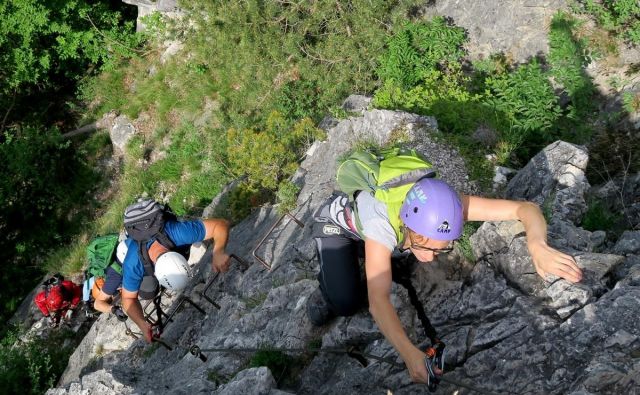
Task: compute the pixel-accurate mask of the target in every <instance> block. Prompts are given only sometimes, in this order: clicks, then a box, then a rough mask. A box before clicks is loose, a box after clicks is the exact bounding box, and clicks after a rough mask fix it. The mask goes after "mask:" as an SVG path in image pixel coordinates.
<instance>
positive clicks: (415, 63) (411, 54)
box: [377, 17, 466, 89]
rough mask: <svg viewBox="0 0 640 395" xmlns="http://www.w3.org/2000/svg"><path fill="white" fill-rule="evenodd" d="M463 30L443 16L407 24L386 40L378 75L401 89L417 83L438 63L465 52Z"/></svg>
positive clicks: (457, 56)
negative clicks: (385, 49)
mask: <svg viewBox="0 0 640 395" xmlns="http://www.w3.org/2000/svg"><path fill="white" fill-rule="evenodd" d="M465 41H466V36H465V33H464V30H463V29H462V28H459V27H455V26H452V25H450V24H448V23H447V21H446V20H445V19H444V18H442V17H436V18H434V19H433V20H431V21H428V22H422V23H407V24H405V25H404V26H403V28H402V30H400V31H399V32H397V33H396V34H395V35H394V36H393V37H391V39H390V40H389V42H388V43H387V46H388V50H387V51H386V52H385V53H384V54H383V55H382V56H381V57H380V59H379V61H380V66H379V67H378V70H377V74H378V76H379V77H380V78H381V79H382V80H383V81H389V82H390V81H393V82H394V83H395V84H397V85H398V86H399V87H401V88H402V89H411V88H413V87H415V86H417V85H418V84H419V83H420V82H421V81H422V80H423V79H424V78H425V76H426V75H428V74H429V73H430V72H432V71H433V70H435V69H436V68H437V67H438V66H443V65H446V64H447V63H452V62H458V61H459V59H460V58H461V57H462V56H463V55H464V51H463V49H462V45H463V44H464V43H465Z"/></svg>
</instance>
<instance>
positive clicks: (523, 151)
mask: <svg viewBox="0 0 640 395" xmlns="http://www.w3.org/2000/svg"><path fill="white" fill-rule="evenodd" d="M576 27H577V24H576V22H575V21H574V20H573V19H571V17H569V16H568V15H566V14H562V13H558V14H557V15H556V16H555V17H554V19H553V23H552V25H551V30H550V47H551V51H550V54H549V59H548V60H549V67H546V66H545V65H544V64H543V63H542V62H541V61H540V60H538V59H532V60H531V61H529V62H528V63H525V64H521V65H512V64H510V62H509V61H508V60H507V59H506V57H505V56H500V55H496V56H493V57H491V58H489V59H486V60H483V61H478V62H476V63H474V64H473V65H471V66H472V67H469V65H465V62H464V59H463V57H462V56H463V54H464V53H463V51H462V50H461V48H462V45H464V43H465V41H466V38H465V37H464V35H463V33H462V31H461V29H460V28H458V27H455V26H452V25H449V24H447V23H446V22H445V21H444V20H442V19H439V18H435V19H434V20H432V21H430V22H429V21H427V22H417V23H408V24H406V25H405V26H404V27H403V29H402V30H400V31H398V32H396V33H395V34H394V36H393V37H391V38H390V40H389V44H388V50H387V51H386V52H385V53H383V54H382V56H381V58H380V59H381V60H380V66H379V68H378V74H379V75H380V77H381V79H382V81H381V84H382V86H381V88H380V89H378V90H377V91H376V92H375V97H374V105H376V106H377V107H381V108H390V109H397V108H399V109H405V110H408V111H411V112H415V113H418V114H424V115H433V116H435V117H436V119H437V120H438V125H439V129H440V131H441V132H442V140H443V141H447V142H449V143H451V144H453V145H454V146H456V147H457V148H458V149H459V150H460V152H461V153H462V155H463V156H464V157H465V158H466V159H467V165H468V166H467V167H468V168H469V169H473V170H472V177H473V178H474V179H476V180H478V181H480V182H481V183H482V184H484V185H487V184H488V181H487V179H486V178H487V177H488V175H489V174H490V168H491V166H492V164H491V163H488V162H487V160H486V159H485V155H486V154H490V153H493V154H495V155H496V157H497V162H498V163H499V164H506V165H510V164H511V165H513V164H515V165H517V164H521V163H524V162H526V161H527V160H528V159H529V158H530V157H531V156H532V155H533V154H534V153H535V152H537V151H538V150H539V149H541V148H542V147H543V146H545V145H546V144H548V143H550V142H552V141H554V140H555V139H557V138H560V137H562V138H564V139H566V140H569V141H572V142H577V143H584V142H586V141H587V139H588V138H589V137H590V134H591V130H590V129H589V128H588V127H581V128H578V125H579V124H581V123H584V119H585V117H587V115H590V114H591V113H592V105H593V104H592V98H591V96H592V94H593V93H594V86H593V83H592V81H591V79H590V78H589V77H588V76H587V74H586V73H585V72H584V67H585V66H586V64H587V59H586V58H585V56H584V53H585V52H584V49H585V48H584V46H585V43H584V41H582V40H579V39H577V38H576V35H575V32H574V30H575V29H576ZM432 37H442V39H441V40H439V41H438V44H437V46H436V48H432V47H431V46H430V45H431V43H432V42H433V40H432ZM443 53H446V54H447V56H444V55H443ZM552 80H553V81H555V83H556V84H558V85H560V86H561V88H562V90H563V92H566V95H567V96H568V98H569V104H568V105H567V107H566V108H564V109H563V108H562V107H561V106H560V103H559V98H558V96H557V93H556V92H555V90H554V86H553V85H552ZM478 128H489V129H492V130H495V131H496V134H497V136H496V137H497V138H496V141H495V142H494V143H491V144H488V145H487V144H483V147H482V148H480V147H478V144H477V141H474V140H473V139H472V134H473V132H474V131H475V130H476V129H478ZM569 131H571V133H569ZM576 131H578V132H579V133H576Z"/></svg>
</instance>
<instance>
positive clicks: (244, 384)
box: [214, 367, 276, 395]
mask: <svg viewBox="0 0 640 395" xmlns="http://www.w3.org/2000/svg"><path fill="white" fill-rule="evenodd" d="M274 389H276V380H275V379H274V378H273V375H272V374H271V371H269V369H267V368H265V367H260V368H251V369H247V370H243V371H241V372H239V373H238V374H237V375H236V376H235V377H234V378H233V381H231V382H229V383H227V384H224V385H222V386H220V388H218V389H217V390H216V391H215V392H214V393H215V394H217V395H269V394H272V391H273V390H274Z"/></svg>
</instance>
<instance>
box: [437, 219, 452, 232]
mask: <svg viewBox="0 0 640 395" xmlns="http://www.w3.org/2000/svg"><path fill="white" fill-rule="evenodd" d="M436 231H437V232H438V233H449V232H451V227H450V226H449V223H448V222H447V221H443V222H442V223H441V224H440V226H438V229H437V230H436Z"/></svg>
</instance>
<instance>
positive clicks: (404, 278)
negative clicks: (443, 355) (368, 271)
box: [391, 260, 439, 345]
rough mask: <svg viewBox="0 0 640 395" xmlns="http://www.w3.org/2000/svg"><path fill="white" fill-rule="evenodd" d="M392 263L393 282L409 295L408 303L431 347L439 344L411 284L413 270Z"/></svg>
mask: <svg viewBox="0 0 640 395" xmlns="http://www.w3.org/2000/svg"><path fill="white" fill-rule="evenodd" d="M393 263H394V264H393V265H392V271H391V273H392V276H393V281H394V282H396V283H397V284H400V285H401V286H403V287H404V288H405V289H406V290H407V293H408V294H409V301H410V302H411V305H412V306H413V308H415V309H416V313H417V314H418V319H419V320H420V322H421V323H422V326H423V327H424V331H425V333H426V335H427V337H428V338H429V340H431V344H432V345H433V344H436V343H438V342H439V339H438V333H437V332H436V330H435V328H434V327H433V325H432V324H431V321H429V318H428V317H427V314H426V313H425V311H424V306H423V304H422V302H421V301H420V298H418V292H417V291H416V288H415V287H414V286H413V283H412V282H411V273H412V271H413V270H411V267H410V265H407V262H406V261H404V262H402V263H401V262H399V261H396V260H394V262H393Z"/></svg>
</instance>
